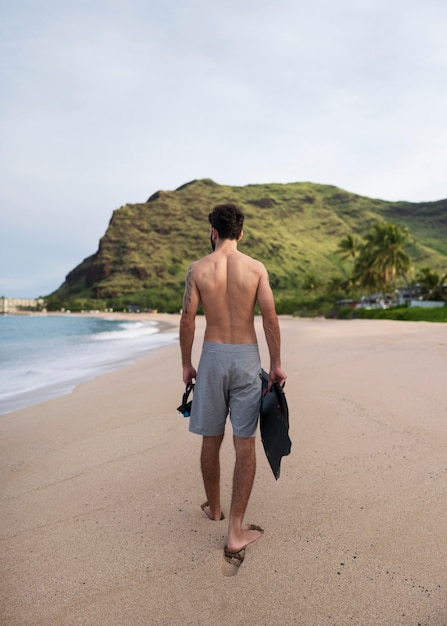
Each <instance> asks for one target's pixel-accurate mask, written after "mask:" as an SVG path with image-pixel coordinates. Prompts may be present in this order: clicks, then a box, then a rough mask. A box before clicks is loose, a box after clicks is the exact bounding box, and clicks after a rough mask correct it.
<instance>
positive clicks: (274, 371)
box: [257, 266, 287, 388]
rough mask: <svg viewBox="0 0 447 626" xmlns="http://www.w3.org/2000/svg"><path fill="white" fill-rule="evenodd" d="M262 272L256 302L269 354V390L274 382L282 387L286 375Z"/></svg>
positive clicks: (270, 296) (272, 303) (272, 304)
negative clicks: (282, 365)
mask: <svg viewBox="0 0 447 626" xmlns="http://www.w3.org/2000/svg"><path fill="white" fill-rule="evenodd" d="M262 268H263V271H262V274H261V278H260V280H259V285H258V292H257V302H258V306H259V310H260V311H261V315H262V323H263V326H264V333H265V338H266V341H267V346H268V349H269V354H270V372H269V388H270V386H271V384H272V383H273V382H274V381H276V382H277V383H278V384H280V385H282V384H283V383H284V382H285V380H286V378H287V375H286V373H285V372H284V370H283V369H282V367H281V333H280V329H279V322H278V316H277V315H276V310H275V299H274V297H273V292H272V288H271V287H270V282H269V277H268V274H267V270H266V269H265V267H264V266H262Z"/></svg>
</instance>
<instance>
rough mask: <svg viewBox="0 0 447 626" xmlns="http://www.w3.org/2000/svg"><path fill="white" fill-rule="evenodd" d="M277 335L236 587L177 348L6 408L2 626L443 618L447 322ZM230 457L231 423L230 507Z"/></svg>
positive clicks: (297, 325) (225, 497)
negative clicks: (269, 414) (286, 424)
mask: <svg viewBox="0 0 447 626" xmlns="http://www.w3.org/2000/svg"><path fill="white" fill-rule="evenodd" d="M171 319H172V318H171ZM256 325H257V326H256V330H257V333H258V340H259V345H260V352H261V358H262V362H263V364H264V367H265V364H267V363H268V361H267V358H268V351H267V348H266V345H265V342H264V340H263V336H262V326H261V324H260V320H259V319H258V320H257V321H256ZM203 330H204V324H203V320H198V325H197V332H196V341H195V344H194V350H193V360H194V363H195V364H196V363H197V360H198V357H199V355H200V349H201V340H202V335H203ZM281 334H282V342H283V366H284V369H285V370H286V372H287V374H288V379H287V382H286V386H285V392H286V396H287V401H288V405H289V411H290V437H291V440H292V451H291V454H290V456H288V457H284V458H283V461H282V464H281V477H280V479H279V480H278V481H275V480H274V478H273V475H272V472H271V469H270V467H269V465H268V462H267V460H266V458H265V455H264V452H263V448H262V443H261V441H260V436H259V433H258V435H257V440H256V449H257V460H258V462H257V465H258V467H257V473H256V478H255V484H254V488H253V492H252V496H251V499H250V502H249V507H248V510H247V516H246V522H247V523H255V524H259V525H260V526H261V527H262V528H264V530H265V532H264V535H263V537H262V538H261V539H260V540H259V541H257V542H256V543H255V544H254V545H253V546H250V547H249V548H248V549H247V553H246V557H245V560H244V562H243V564H242V565H241V567H240V569H239V571H238V573H237V575H236V576H234V577H231V578H228V577H225V576H223V575H222V571H221V567H222V556H223V547H224V545H225V538H226V532H227V521H223V522H210V521H209V520H207V519H206V518H205V516H204V515H203V512H202V511H201V509H200V504H201V502H203V500H204V495H203V485H202V481H201V476H200V464H199V456H200V445H201V438H200V437H197V436H194V435H191V434H190V433H189V432H188V420H187V419H185V418H183V417H179V416H178V414H177V410H176V407H177V406H178V405H179V404H180V401H181V396H182V394H183V391H184V385H183V384H182V382H181V361H180V354H179V348H178V345H176V344H172V345H169V346H166V347H165V348H164V349H163V350H156V351H153V352H151V353H149V354H147V355H145V356H142V357H140V358H138V359H137V360H136V361H135V362H134V363H132V364H130V365H127V366H125V367H123V368H121V369H119V370H115V371H112V372H108V373H106V374H103V375H101V376H99V377H97V378H95V379H94V380H90V381H88V382H85V383H82V384H81V385H79V386H78V387H77V388H76V389H75V391H74V392H73V393H72V394H70V395H68V396H63V397H60V398H57V399H55V400H51V401H49V402H45V403H43V404H39V405H34V406H32V407H29V408H27V409H23V410H20V411H17V412H14V413H13V414H8V415H5V416H3V417H2V419H1V420H0V430H1V432H0V435H1V437H0V446H1V459H2V463H1V466H0V485H1V512H0V518H1V528H2V557H1V558H2V571H3V584H2V596H1V599H0V622H1V623H4V624H7V625H8V626H40V625H41V624H45V626H60V625H61V624H64V626H75V625H77V624H85V625H86V626H110V624H132V626H134V625H135V626H137V625H139V624H141V625H146V624H157V625H160V626H183V624H205V623H209V622H211V623H221V622H222V623H226V624H229V625H230V626H238V625H239V624H241V623H253V624H266V625H267V624H273V623H284V624H286V623H287V624H289V623H291V624H297V626H309V625H312V626H313V625H316V624H325V625H326V624H327V625H328V626H329V625H331V626H332V625H335V624H337V626H348V625H350V624H362V626H377V624H381V625H384V626H408V625H409V624H417V623H420V624H424V625H425V626H444V625H445V624H446V623H447V601H446V597H447V596H446V591H447V590H446V573H447V571H446V565H445V564H446V563H447V546H446V542H445V537H444V525H445V524H444V521H445V519H444V518H445V493H446V488H447V470H446V463H445V449H446V446H447V423H446V419H445V416H446V407H447V389H446V386H445V381H444V378H445V363H446V358H447V327H446V326H445V325H442V324H439V325H433V324H432V323H420V322H418V323H414V324H409V323H408V322H387V321H377V322H376V321H370V320H352V321H350V322H349V323H347V322H345V321H340V320H324V319H312V320H311V319H301V318H283V317H281ZM233 462H234V452H233V443H232V437H231V428H228V429H227V434H226V436H225V439H224V442H223V444H222V457H221V476H222V481H221V484H222V506H223V510H224V512H225V514H226V515H227V516H228V513H229V506H230V490H231V477H232V468H233ZM167 589H168V590H169V593H168V594H167V593H166V590H167ZM285 594H286V596H287V598H286V600H284V598H285Z"/></svg>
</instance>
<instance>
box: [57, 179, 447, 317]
mask: <svg viewBox="0 0 447 626" xmlns="http://www.w3.org/2000/svg"><path fill="white" fill-rule="evenodd" d="M227 201H229V202H236V203H238V204H239V205H240V206H241V207H242V209H243V210H244V213H245V214H246V223H245V235H244V238H243V239H242V241H241V242H240V244H239V249H240V250H241V251H242V252H246V253H247V254H250V255H252V256H255V257H257V258H259V259H260V260H262V261H263V262H264V263H265V265H266V267H267V269H268V270H269V274H270V280H271V284H272V287H273V289H274V291H275V296H276V300H277V303H278V311H279V312H285V313H286V312H291V313H293V312H295V311H303V312H304V313H305V312H306V311H310V310H312V311H314V312H317V313H319V312H320V311H321V312H322V311H323V309H326V310H327V308H329V307H330V305H331V302H333V301H334V299H336V298H337V297H348V296H351V295H353V294H355V293H357V292H358V291H359V290H366V291H371V290H374V289H379V288H380V289H381V290H385V289H387V290H391V289H392V288H395V287H396V286H397V285H398V284H399V283H400V282H402V281H404V282H405V280H410V279H414V277H415V275H416V274H417V273H418V272H419V273H421V272H422V273H423V272H424V268H426V269H427V272H428V273H426V280H427V281H429V280H432V282H433V280H435V278H434V276H433V273H434V274H437V275H438V278H439V279H440V280H441V277H442V275H443V274H444V273H445V267H446V265H447V261H446V260H447V201H440V202H433V203H418V204H413V203H406V202H396V203H392V202H385V201H382V200H375V199H370V198H365V197H362V196H357V195H355V194H351V193H348V192H346V191H343V190H341V189H339V188H337V187H333V186H328V185H316V184H311V183H290V184H287V185H280V184H271V185H247V186H245V187H229V186H223V185H218V184H216V183H214V182H213V181H211V180H209V179H205V180H199V181H192V182H191V183H188V184H186V185H183V186H182V187H180V188H178V189H177V190H176V191H159V192H157V193H155V194H153V195H152V196H151V197H150V198H149V199H148V201H147V202H144V203H141V204H134V205H130V204H128V205H125V206H124V207H121V208H120V209H118V210H116V211H114V213H113V215H112V218H111V220H110V223H109V226H108V228H107V231H106V233H105V235H104V236H103V237H102V239H101V240H100V243H99V248H98V250H97V252H96V253H95V254H93V255H92V256H90V257H88V258H87V259H85V260H84V261H83V262H82V263H80V264H79V265H78V266H77V267H76V268H75V269H74V270H73V271H72V272H70V273H69V274H68V276H67V277H66V279H65V281H64V283H63V284H62V285H61V287H60V288H59V289H58V290H56V291H55V292H54V293H53V294H51V295H50V296H48V297H47V299H46V300H47V305H48V307H49V308H52V309H60V308H61V307H64V308H66V309H71V310H79V309H81V308H83V309H104V308H113V309H115V310H116V309H121V310H122V309H127V308H128V307H135V308H139V309H140V310H146V309H158V310H163V311H178V310H179V309H180V306H181V298H182V293H183V284H184V277H185V274H186V270H187V268H188V266H189V264H190V263H191V261H193V260H194V259H196V258H198V257H201V256H203V255H204V254H207V253H208V252H209V251H210V250H209V235H208V229H209V226H208V213H209V211H210V210H211V209H212V207H213V206H214V205H216V204H218V203H221V202H227ZM410 233H411V236H410ZM385 244H386V245H385ZM409 259H411V263H409ZM412 268H415V271H413V270H412ZM435 282H436V280H435ZM441 282H442V280H441ZM431 289H432V291H433V289H435V287H434V286H433V287H432V288H431Z"/></svg>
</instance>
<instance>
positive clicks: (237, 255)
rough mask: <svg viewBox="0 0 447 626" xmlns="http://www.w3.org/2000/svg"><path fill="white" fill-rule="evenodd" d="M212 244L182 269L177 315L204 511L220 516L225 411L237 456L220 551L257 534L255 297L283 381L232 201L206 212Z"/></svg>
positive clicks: (263, 294)
mask: <svg viewBox="0 0 447 626" xmlns="http://www.w3.org/2000/svg"><path fill="white" fill-rule="evenodd" d="M209 221H210V224H211V229H210V238H211V245H212V248H213V252H212V253H211V254H209V255H208V256H205V257H204V258H202V259H200V260H198V261H195V262H194V263H192V264H191V266H190V267H189V269H188V272H187V275H186V285H185V293H184V296H183V310H182V316H181V321H180V348H181V354H182V365H183V382H184V383H185V384H186V383H189V382H191V381H192V380H193V379H196V385H195V390H194V401H193V404H192V411H191V418H190V426H189V430H190V431H191V432H194V433H197V434H199V435H202V436H203V441H202V452H201V469H202V476H203V482H204V486H205V492H206V496H207V502H206V503H205V504H204V505H203V507H202V508H203V510H204V512H205V514H206V515H207V516H208V517H209V518H210V519H211V520H220V519H223V514H222V511H221V505H220V462H219V451H220V446H221V444H222V440H223V437H224V430H225V422H226V418H227V414H228V412H230V419H231V423H232V427H233V440H234V446H235V451H236V462H235V466H234V475H233V493H232V500H231V510H230V518H229V527H228V539H227V545H226V553H227V551H228V552H229V553H234V554H237V553H238V552H240V551H242V550H243V548H245V546H247V545H248V544H250V543H253V542H254V541H256V540H257V539H259V537H260V536H261V534H262V529H260V528H258V527H252V528H248V529H247V528H242V522H243V518H244V515H245V511H246V508H247V504H248V500H249V497H250V493H251V490H252V486H253V481H254V477H255V471H256V457H255V435H256V428H257V422H258V416H259V409H260V400H261V378H260V372H261V364H260V358H259V350H258V344H257V338H256V332H255V327H254V309H255V305H256V303H257V304H258V306H259V310H260V312H261V315H262V320H263V327H264V332H265V336H266V340H267V345H268V349H269V354H270V372H269V386H271V383H272V382H273V381H277V382H278V383H279V384H283V383H284V381H285V379H286V374H285V372H284V370H283V369H282V368H281V358H280V330H279V324H278V318H277V315H276V312H275V304H274V298H273V293H272V290H271V288H270V283H269V279H268V274H267V270H266V269H265V267H264V265H263V264H262V263H260V262H259V261H256V260H255V259H253V258H251V257H249V256H247V255H246V254H243V253H241V252H239V251H238V249H237V244H238V241H240V239H241V238H242V235H243V232H242V227H243V222H244V215H243V213H242V211H241V210H240V209H239V208H238V207H237V206H236V205H234V204H223V205H219V206H216V207H215V208H214V210H213V211H212V213H210V215H209ZM199 303H202V306H203V309H204V312H205V317H206V330H205V336H204V343H203V348H202V355H201V358H200V363H199V368H198V372H196V369H195V368H194V366H193V365H192V362H191V351H192V346H193V341H194V332H195V317H196V314H197V309H198V306H199Z"/></svg>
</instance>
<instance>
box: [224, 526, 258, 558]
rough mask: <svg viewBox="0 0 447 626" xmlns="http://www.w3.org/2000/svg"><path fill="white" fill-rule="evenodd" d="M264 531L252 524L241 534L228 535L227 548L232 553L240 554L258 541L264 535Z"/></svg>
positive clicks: (242, 530) (242, 529)
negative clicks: (243, 549)
mask: <svg viewBox="0 0 447 626" xmlns="http://www.w3.org/2000/svg"><path fill="white" fill-rule="evenodd" d="M263 533H264V531H263V529H262V528H261V527H260V526H256V525H255V524H250V525H249V526H247V528H241V530H240V532H238V533H235V534H234V535H233V534H231V533H230V534H229V535H228V541H227V545H226V548H227V550H228V551H230V552H239V551H240V550H242V548H246V547H247V546H248V545H250V544H251V543H254V542H255V541H257V540H258V539H259V538H260V537H262V534H263Z"/></svg>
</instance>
